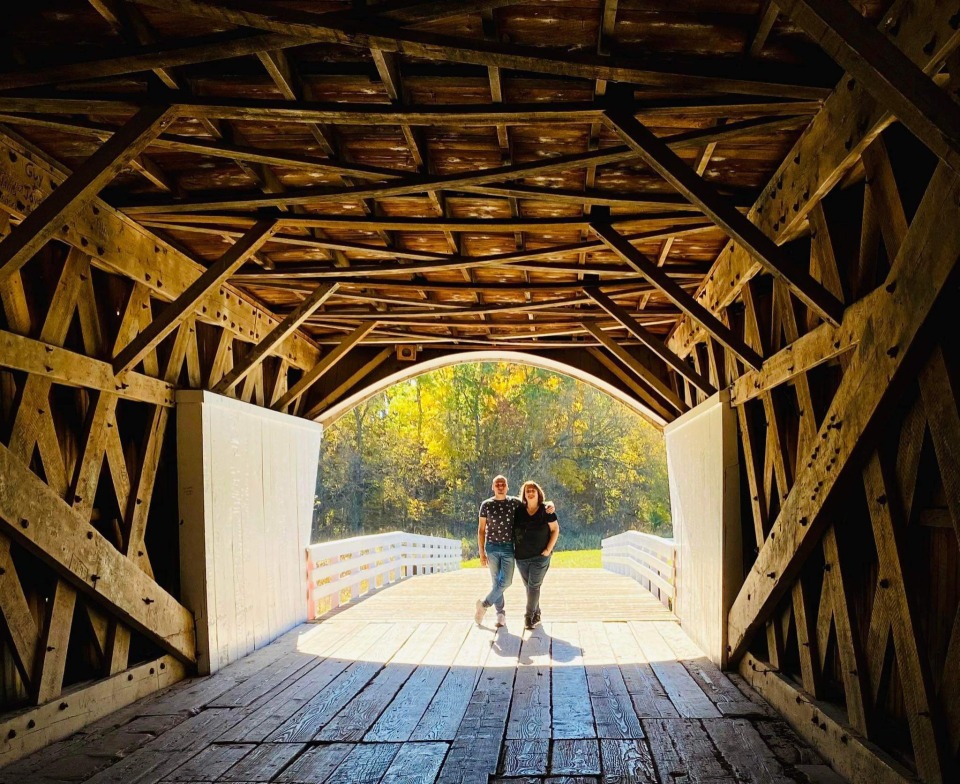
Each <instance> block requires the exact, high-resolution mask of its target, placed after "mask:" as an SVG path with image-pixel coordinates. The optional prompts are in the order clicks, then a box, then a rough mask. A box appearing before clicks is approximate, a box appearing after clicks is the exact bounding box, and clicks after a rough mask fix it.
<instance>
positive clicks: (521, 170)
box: [121, 147, 637, 215]
mask: <svg viewBox="0 0 960 784" xmlns="http://www.w3.org/2000/svg"><path fill="white" fill-rule="evenodd" d="M635 157H637V156H636V153H635V152H634V151H633V150H631V149H629V148H623V147H617V148H614V149H613V150H597V151H595V152H590V153H575V154H573V155H562V156H557V157H555V158H550V159H547V160H540V161H531V162H529V163H521V164H514V165H509V166H496V167H493V168H491V169H483V170H480V171H474V172H459V173H456V174H443V175H433V176H430V175H415V176H412V177H404V178H401V179H399V180H395V181H392V182H388V183H383V184H365V185H359V186H354V187H348V188H323V189H321V188H290V189H288V190H287V192H286V193H280V194H266V195H263V194H257V195H250V194H243V195H240V194H231V193H229V192H227V193H224V194H223V195H222V196H220V197H214V198H210V197H199V198H191V199H182V200H172V201H171V200H167V201H163V202H152V203H142V204H128V205H126V206H124V207H121V209H123V211H124V212H126V213H127V214H128V215H149V214H152V213H157V212H164V213H168V212H195V211H203V210H231V209H250V208H262V207H281V206H287V207H289V206H295V205H301V206H311V205H316V204H327V203H340V202H343V201H345V200H349V199H367V198H371V199H382V198H389V197H391V196H404V195H408V194H412V193H426V192H427V191H430V190H441V189H450V188H461V187H463V186H465V185H473V184H481V183H488V182H498V181H500V180H507V179H513V178H516V177H527V176H530V175H533V174H542V173H544V172H549V171H562V170H568V169H571V168H576V167H578V166H585V165H589V164H591V163H593V164H597V165H599V164H603V163H615V162H618V161H624V160H630V159H631V158H635Z"/></svg>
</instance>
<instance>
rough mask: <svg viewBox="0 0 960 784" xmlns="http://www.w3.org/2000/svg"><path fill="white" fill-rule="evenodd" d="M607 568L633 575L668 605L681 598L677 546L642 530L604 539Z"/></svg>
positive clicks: (604, 556) (602, 550) (670, 540)
mask: <svg viewBox="0 0 960 784" xmlns="http://www.w3.org/2000/svg"><path fill="white" fill-rule="evenodd" d="M600 548H601V552H600V558H601V563H602V564H603V568H604V569H609V570H610V571H611V572H616V573H617V574H624V575H626V576H627V577H632V578H633V579H634V580H636V581H637V582H639V583H640V584H641V585H643V586H644V587H646V588H647V589H648V590H649V591H650V593H652V594H653V595H654V596H656V597H657V598H658V599H660V601H661V602H663V603H664V604H665V605H666V606H667V608H668V609H671V610H672V609H673V608H674V606H675V605H676V600H677V546H676V543H675V542H674V540H673V539H664V538H663V537H661V536H654V535H653V534H644V533H640V531H625V532H624V533H622V534H617V535H616V536H611V537H609V538H607V539H604V540H602V541H601V543H600Z"/></svg>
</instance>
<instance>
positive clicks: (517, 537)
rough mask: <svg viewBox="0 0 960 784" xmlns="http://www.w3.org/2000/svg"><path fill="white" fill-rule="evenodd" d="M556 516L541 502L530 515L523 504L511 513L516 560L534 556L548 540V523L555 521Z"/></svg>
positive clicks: (537, 554)
mask: <svg viewBox="0 0 960 784" xmlns="http://www.w3.org/2000/svg"><path fill="white" fill-rule="evenodd" d="M556 519H557V516H556V515H555V514H554V513H553V512H548V511H547V510H546V509H545V508H544V506H543V504H540V508H539V509H537V511H536V512H534V513H533V514H532V515H531V514H529V513H528V512H527V505H526V504H523V505H522V506H521V507H520V508H519V509H517V511H516V512H514V514H513V549H514V554H515V557H516V558H517V560H521V559H523V558H536V557H538V556H539V555H540V554H541V553H542V552H543V551H544V550H546V549H547V545H548V544H549V542H550V525H549V524H550V523H553V522H556Z"/></svg>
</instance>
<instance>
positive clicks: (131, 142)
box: [0, 106, 175, 283]
mask: <svg viewBox="0 0 960 784" xmlns="http://www.w3.org/2000/svg"><path fill="white" fill-rule="evenodd" d="M174 117H175V115H174V113H173V112H172V111H171V109H170V108H169V107H168V106H147V107H144V108H143V109H141V110H140V111H139V112H137V113H136V114H135V115H134V116H133V118H131V119H130V120H129V121H128V122H127V124H126V125H124V126H123V127H122V128H120V129H118V130H117V132H116V133H114V134H113V135H112V136H111V137H110V139H109V140H108V141H107V142H105V143H104V144H103V145H102V146H101V147H100V148H99V149H98V150H97V151H96V152H95V153H94V154H93V155H91V156H90V157H89V158H88V159H87V160H86V161H84V163H83V164H81V165H80V167H79V168H77V169H76V171H74V172H73V173H72V174H71V175H70V176H69V177H67V179H66V180H65V181H64V182H63V183H62V184H61V185H60V187H58V188H57V189H56V190H55V191H53V193H51V194H50V195H49V196H47V197H46V198H45V199H44V200H43V201H42V202H41V203H40V204H39V205H38V206H37V207H36V209H34V210H33V211H32V212H31V213H30V214H29V215H27V216H26V217H25V218H24V219H23V221H22V222H21V223H20V225H19V226H17V227H16V228H14V229H13V230H12V231H11V232H10V234H9V235H8V236H7V237H6V238H5V239H4V240H3V241H2V242H0V283H2V282H3V281H5V280H7V279H9V277H10V275H12V274H13V273H14V272H16V271H17V270H19V269H20V268H21V267H22V266H23V265H24V264H26V263H27V262H28V261H29V260H30V259H31V258H32V257H33V255H34V254H35V253H36V252H37V251H38V250H40V248H42V247H43V246H44V245H45V244H46V243H47V241H48V240H50V239H51V238H52V237H53V236H54V235H55V234H56V233H57V232H58V231H59V230H60V224H61V223H62V221H63V220H64V219H65V218H66V217H67V216H69V215H70V213H71V212H73V211H74V210H76V209H78V208H79V207H81V206H83V205H84V204H85V203H86V202H88V201H89V200H91V199H94V198H96V196H97V194H98V193H99V192H100V190H101V188H103V186H104V185H106V184H107V183H108V182H110V180H112V179H113V178H114V177H115V176H116V175H117V173H118V172H119V171H120V170H121V169H122V168H123V167H124V166H126V165H127V164H128V163H129V162H130V161H131V160H132V159H133V158H136V157H137V156H138V155H139V154H140V153H141V152H143V150H145V149H146V148H147V146H148V145H149V144H150V142H151V141H152V140H153V139H154V138H155V137H156V136H158V135H159V134H160V133H161V132H162V131H163V129H164V128H166V127H167V126H168V125H169V124H170V123H171V122H172V121H173V120H174Z"/></svg>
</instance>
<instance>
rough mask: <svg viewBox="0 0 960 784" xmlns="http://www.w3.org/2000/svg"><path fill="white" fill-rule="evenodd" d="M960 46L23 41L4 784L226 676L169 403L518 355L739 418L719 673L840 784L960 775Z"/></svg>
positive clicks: (157, 30)
mask: <svg viewBox="0 0 960 784" xmlns="http://www.w3.org/2000/svg"><path fill="white" fill-rule="evenodd" d="M958 31H960V5H958V4H957V3H956V2H946V1H945V0H894V2H892V3H891V2H888V1H887V0H877V1H876V2H857V3H855V4H852V5H851V4H848V3H847V2H846V0H840V1H839V2H838V1H837V0H738V1H737V2H726V1H723V0H696V1H695V2H690V3H676V2H667V0H620V1H619V2H618V0H540V1H539V2H535V3H534V2H525V1H524V0H446V1H445V2H434V1H432V0H385V2H381V3H374V2H369V1H368V2H366V3H365V2H363V0H359V2H350V1H349V0H326V1H318V2H310V1H309V0H302V1H300V2H293V1H291V2H286V1H282V2H266V0H237V1H236V2H227V1H226V0H35V2H32V3H18V4H14V5H12V6H11V7H9V8H6V9H5V10H4V16H3V24H2V27H0V299H2V313H0V440H2V444H0V639H2V648H0V656H2V659H0V712H2V714H3V715H2V716H0V737H2V741H0V744H2V745H5V746H6V751H2V752H0V763H2V762H9V761H12V760H14V759H16V758H17V757H20V756H22V755H24V754H26V753H28V752H30V751H33V750H35V749H37V748H39V747H41V746H43V745H45V744H47V743H51V742H53V741H55V740H57V739H58V738H60V737H63V736H64V735H65V734H68V733H69V732H73V731H75V730H77V729H80V728H82V727H83V726H84V725H85V724H86V723H88V722H89V721H92V720H94V719H95V718H98V717H99V716H102V715H103V714H104V712H105V711H107V710H112V709H113V708H115V707H120V706H121V705H124V704H127V703H129V702H130V701H132V700H134V699H137V698H140V697H143V696H145V695H147V694H149V693H151V692H153V691H155V690H157V689H160V688H162V687H165V686H167V685H169V684H170V683H171V682H173V681H174V680H177V679H178V678H181V677H183V676H184V675H185V674H190V673H192V672H195V671H196V668H197V666H198V664H197V662H198V657H199V660H200V662H201V663H200V665H199V666H200V669H201V671H202V670H204V669H206V670H207V671H209V670H210V669H213V667H211V665H210V662H209V653H210V652H209V651H203V650H198V643H197V640H198V633H199V632H198V625H197V623H196V620H197V619H196V613H197V610H196V608H195V607H194V606H192V603H191V601H190V599H189V596H187V595H185V592H184V589H183V588H182V578H183V576H184V573H185V572H187V571H191V570H193V571H196V569H197V568H198V567H197V566H196V564H190V563H187V562H186V560H185V558H186V559H189V553H188V555H187V556H186V557H185V556H183V555H182V554H181V553H182V552H183V537H184V536H185V534H184V526H183V519H184V511H183V506H184V495H183V486H182V485H183V476H184V475H185V472H186V471H187V470H188V468H189V467H188V466H186V465H185V463H184V460H185V457H184V455H183V452H184V437H183V433H182V431H181V433H180V436H181V437H180V438H179V439H178V428H182V427H183V426H184V425H183V423H184V422H185V421H187V417H186V416H181V415H180V414H179V411H180V409H181V407H182V406H185V405H192V404H193V402H195V401H196V400H202V401H209V400H214V399H218V400H219V399H221V397H226V398H235V399H236V400H237V401H243V402H244V403H247V404H250V405H251V406H256V407H260V408H262V409H272V411H273V412H276V416H278V417H281V416H282V417H285V418H286V419H285V421H292V420H293V419H294V418H299V420H302V421H303V423H304V424H303V427H306V428H308V429H309V427H310V426H309V425H307V424H306V423H307V422H308V421H317V422H320V423H327V422H329V421H332V420H333V419H335V418H336V417H337V416H339V415H340V414H341V413H343V412H344V411H346V410H348V409H349V407H350V406H352V405H354V404H355V403H356V402H358V401H360V400H362V399H364V398H366V397H368V396H369V395H370V394H372V392H373V391H374V390H376V389H378V388H382V386H383V385H384V384H388V383H391V381H394V380H396V379H398V378H402V377H407V376H412V375H415V374H416V373H419V372H424V371H425V370H426V369H429V368H432V367H436V366H438V365H439V364H442V363H444V362H449V361H461V360H463V359H469V358H470V357H471V356H476V357H481V356H482V357H483V358H490V357H496V356H503V357H510V358H521V359H522V360H523V361H529V362H534V363H540V364H542V365H543V366H546V367H554V368H559V369H563V370H564V372H568V373H569V374H571V375H574V376H577V377H579V378H583V379H586V380H589V381H590V383H593V384H595V385H596V386H598V387H600V388H602V389H604V390H606V391H607V392H609V393H610V394H613V395H615V396H617V397H618V398H620V399H621V400H624V401H625V402H628V403H629V404H630V405H632V406H633V407H634V408H635V410H637V411H638V412H640V413H641V414H642V415H643V416H645V417H647V418H648V419H649V420H650V421H651V422H653V423H654V424H656V425H657V426H658V427H664V426H668V425H669V424H670V423H673V422H675V421H676V420H678V419H680V418H682V417H684V416H688V415H690V414H689V413H688V412H695V411H698V410H700V409H701V407H703V406H719V408H720V409H722V410H723V411H724V412H725V414H724V416H727V417H729V419H730V421H731V422H732V423H733V424H734V429H733V431H732V432H734V434H735V435H734V442H733V445H732V449H733V453H734V455H735V457H734V468H735V469H738V474H739V477H740V478H739V482H738V483H739V486H740V487H739V489H740V499H741V502H740V504H739V509H738V510H736V511H737V512H738V514H735V515H733V517H735V519H734V520H733V522H732V523H731V524H732V525H734V526H735V527H736V529H737V534H738V537H739V540H740V541H741V542H742V546H741V547H739V548H737V550H738V551H737V552H736V553H732V552H730V553H725V555H724V557H725V558H726V557H729V558H730V559H731V562H733V563H735V564H736V568H737V572H736V574H735V577H734V578H733V584H732V585H731V586H725V587H724V590H727V589H728V588H729V601H727V602H726V606H725V607H724V613H725V615H724V621H723V637H724V639H725V641H726V645H725V650H723V651H721V652H720V654H719V655H718V657H717V659H718V663H719V664H722V665H723V666H724V667H726V668H729V669H730V670H733V671H737V672H739V673H740V675H741V676H742V677H743V678H744V679H745V680H746V681H748V682H749V683H750V684H751V685H752V686H753V687H754V688H755V689H757V691H759V692H760V694H761V695H763V696H764V697H765V698H766V699H767V700H768V701H769V702H770V704H771V705H772V706H773V707H774V708H775V709H776V710H777V711H778V712H779V713H780V714H782V716H783V717H784V718H786V719H787V720H788V721H789V722H790V723H791V724H792V725H793V726H794V727H795V728H796V729H797V731H798V732H799V733H800V734H801V735H802V736H803V737H804V738H805V739H806V740H807V741H808V742H809V743H811V744H812V745H813V746H814V747H815V748H816V749H817V750H818V751H819V752H820V754H821V755H822V756H823V757H824V758H825V759H826V760H827V761H828V762H829V763H830V764H831V765H832V766H833V767H834V768H835V769H836V770H837V771H839V772H840V773H842V774H843V775H844V776H846V777H848V778H851V779H854V780H868V779H869V780H885V781H901V780H910V779H918V780H921V781H925V782H926V781H930V782H934V781H942V780H955V778H954V777H955V776H956V775H957V771H958V760H960V757H958V751H960V614H958V607H960V546H958V543H960V410H958V404H960V375H958V374H960V357H958V349H960V345H958V340H957V334H958V321H957V316H956V314H957V307H958V304H960V303H958V301H957V294H958V290H957V289H958V287H957V282H958V278H957V269H958V265H957V261H958V258H960V179H958V172H960V106H958V103H957V100H956V96H957V94H958V92H960V90H958V88H957V79H958V78H960V70H958V69H960V59H958V57H957V48H958V44H960V32H958ZM951 335H952V336H953V337H951ZM200 391H202V392H203V394H202V395H201V394H200ZM191 394H192V395H193V396H194V397H191ZM197 395H200V396H199V397H197ZM178 401H179V402H178ZM191 401H193V402H191ZM229 404H230V405H232V404H233V402H232V401H229ZM175 412H177V416H174V414H175ZM271 416H272V415H271ZM704 448H705V449H708V448H711V445H705V446H704ZM178 450H179V452H180V454H179V455H178ZM201 451H202V450H201ZM195 457H196V456H195ZM196 459H197V460H201V462H202V460H203V459H205V458H203V456H202V455H201V456H200V457H196ZM735 473H737V472H736V471H735ZM178 476H179V479H180V495H179V503H178ZM300 490H301V493H302V494H306V496H305V497H307V496H309V498H308V500H309V502H310V503H312V496H311V495H310V494H312V487H309V481H307V482H306V483H305V484H302V486H301V487H300ZM728 522H729V521H728ZM630 524H631V521H625V527H630ZM302 552H303V550H302V549H301V550H299V553H300V557H301V558H302ZM208 567H209V563H203V562H201V563H200V567H199V568H200V571H201V573H202V572H203V570H204V569H206V568H208ZM687 568H688V569H689V570H695V569H696V568H697V564H689V565H688V567H687ZM728 571H729V570H728ZM296 590H297V589H294V594H296ZM682 590H683V584H682V583H681V591H682ZM201 639H202V637H201ZM205 654H206V655H208V659H207V660H206V664H204V658H203V657H204V655H205ZM157 662H163V663H164V664H163V669H162V670H161V669H160V666H159V665H158V664H156V663H157ZM67 695H69V698H68V697H67ZM731 775H732V774H731Z"/></svg>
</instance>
